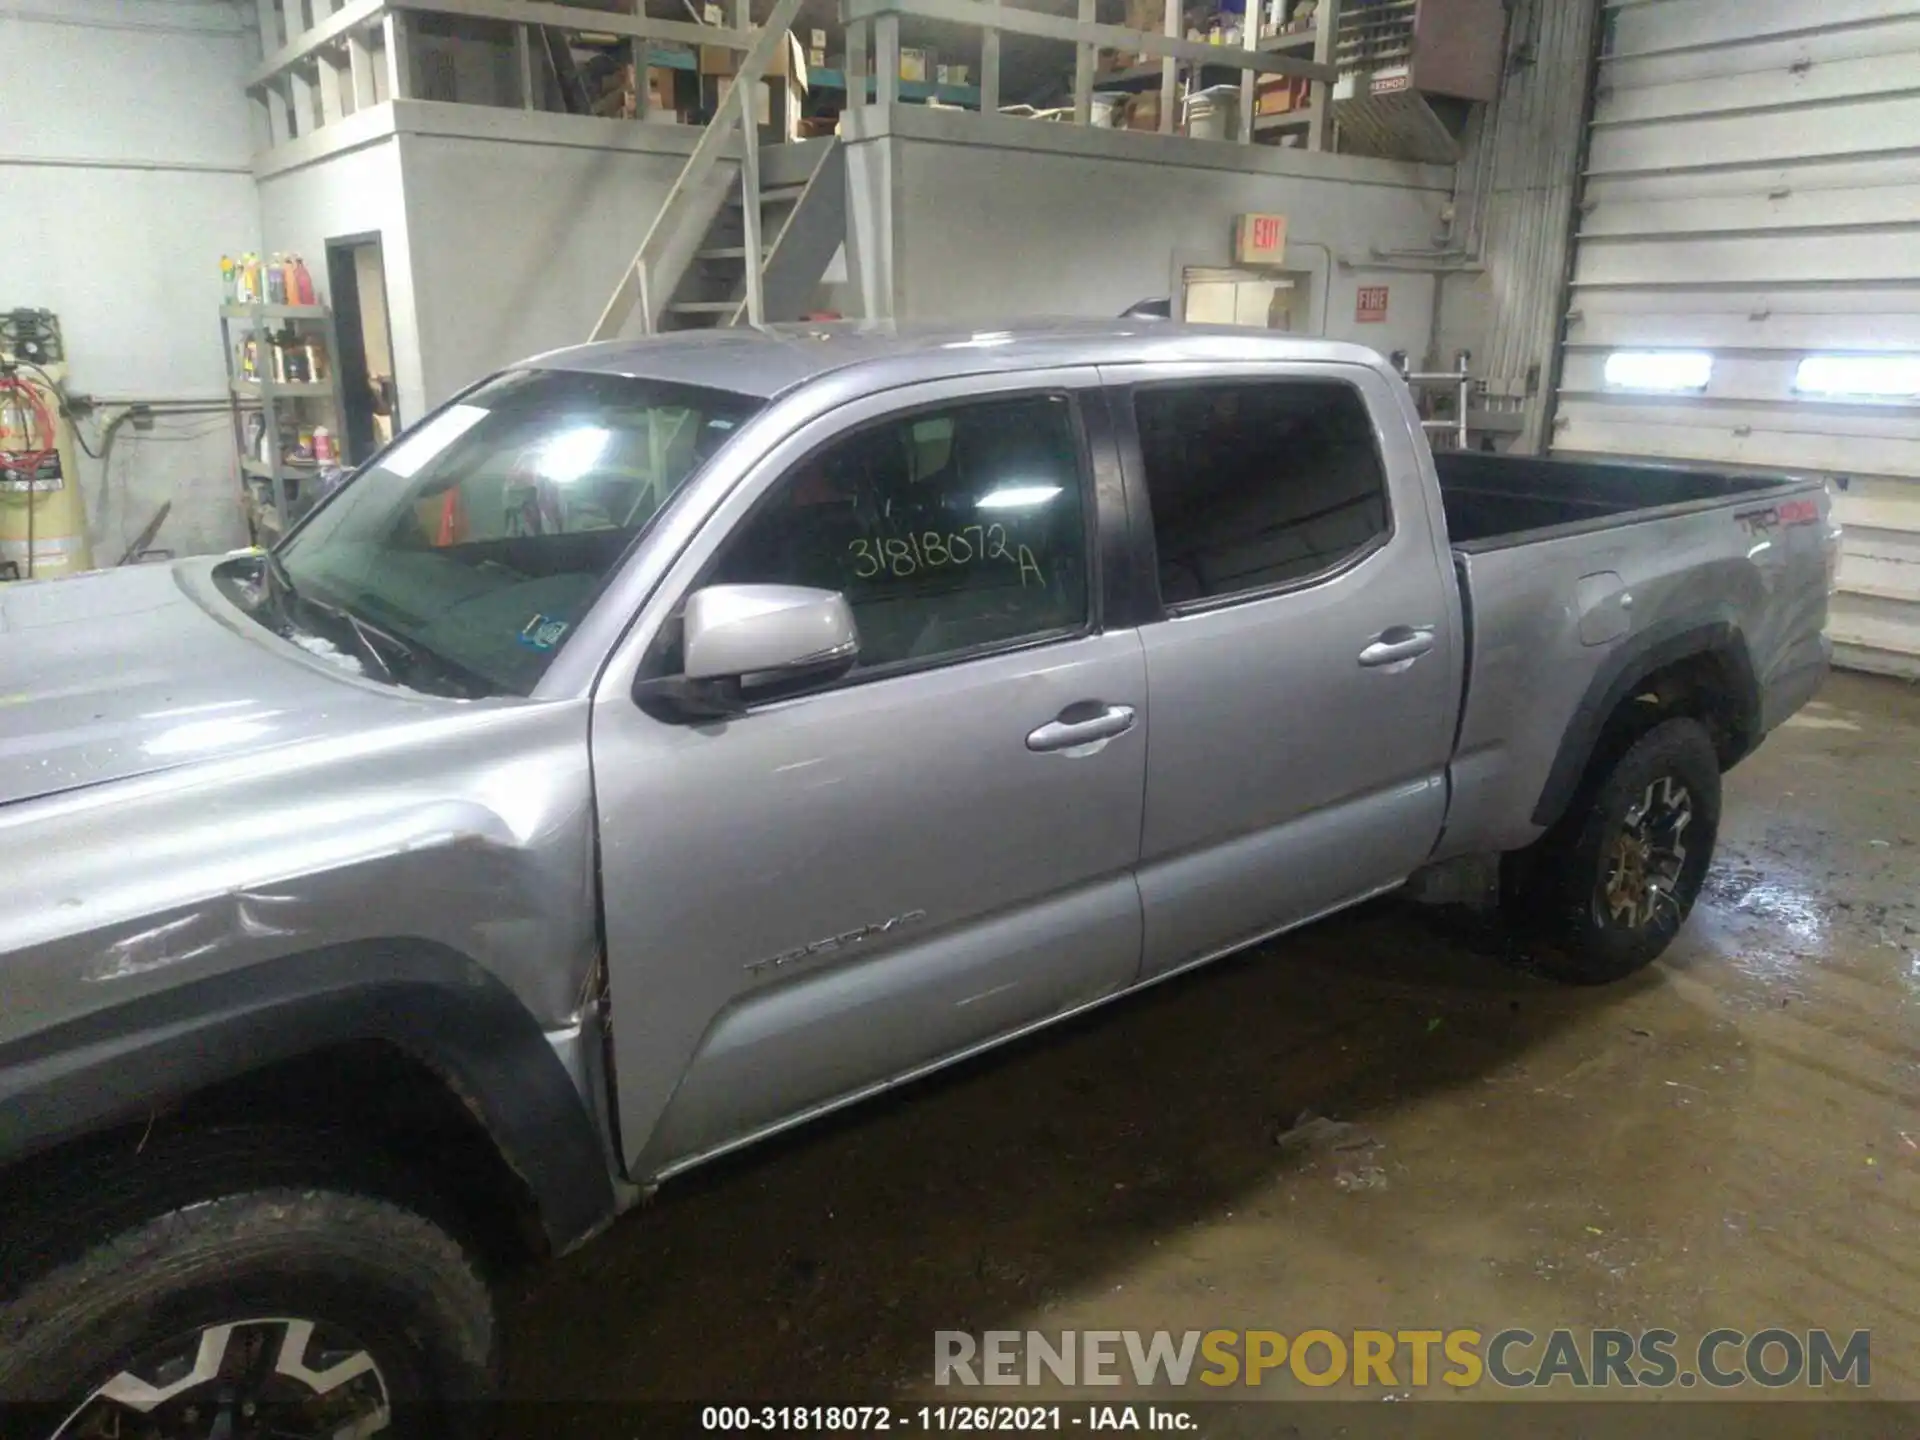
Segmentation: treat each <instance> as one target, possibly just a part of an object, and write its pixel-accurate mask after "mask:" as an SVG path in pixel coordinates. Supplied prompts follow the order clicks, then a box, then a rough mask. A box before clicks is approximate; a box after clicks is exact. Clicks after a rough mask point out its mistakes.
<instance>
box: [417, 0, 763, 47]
mask: <svg viewBox="0 0 1920 1440" xmlns="http://www.w3.org/2000/svg"><path fill="white" fill-rule="evenodd" d="M387 3H388V4H389V5H391V6H392V8H393V9H395V10H415V11H419V12H420V13H422V14H427V15H458V16H465V17H467V18H468V19H473V20H504V21H506V22H507V23H509V24H514V25H544V26H547V27H549V28H551V29H554V30H592V31H595V32H597V33H599V34H602V35H628V36H632V37H634V38H635V39H640V40H677V41H679V42H680V43H681V44H683V45H722V46H725V47H726V48H727V49H729V50H745V49H747V48H748V47H750V46H751V45H752V44H753V41H754V35H755V32H754V31H751V30H742V29H739V28H738V27H731V28H730V27H728V26H724V25H696V24H694V23H693V22H692V21H690V20H656V19H654V18H653V17H652V16H649V15H622V14H620V13H619V12H618V11H611V10H589V9H587V8H586V7H585V6H583V5H550V4H546V3H544V0H387Z"/></svg>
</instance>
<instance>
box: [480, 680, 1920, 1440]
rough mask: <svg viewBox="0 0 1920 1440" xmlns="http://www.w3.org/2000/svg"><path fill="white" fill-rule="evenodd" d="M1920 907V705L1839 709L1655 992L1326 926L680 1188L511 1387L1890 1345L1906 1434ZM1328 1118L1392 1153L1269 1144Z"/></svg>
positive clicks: (700, 1393) (1919, 1114)
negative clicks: (1199, 1353) (1833, 1338)
mask: <svg viewBox="0 0 1920 1440" xmlns="http://www.w3.org/2000/svg"><path fill="white" fill-rule="evenodd" d="M1917 877H1920V692H1916V691H1915V690H1913V689H1911V688H1909V687H1905V686H1902V685H1900V684H1898V683H1896V682H1892V681H1883V680H1873V679H1868V678H1864V677H1859V676H1849V675H1840V676H1836V677H1835V678H1834V679H1833V680H1832V682H1831V683H1830V684H1829V686H1828V688H1827V689H1826V691H1825V692H1824V694H1823V695H1822V697H1821V699H1820V700H1819V701H1818V702H1817V703H1815V704H1814V705H1812V706H1810V707H1809V708H1808V709H1807V710H1806V711H1804V712H1803V713H1802V714H1801V715H1800V716H1798V717H1796V718H1795V719H1794V720H1793V721H1792V722H1790V724H1789V725H1788V726H1787V727H1786V728H1784V729H1782V730H1781V731H1780V732H1778V733H1777V734H1775V735H1774V736H1773V737H1772V738H1771V739H1770V740H1769V741H1768V742H1767V744H1766V745H1765V746H1764V747H1763V748H1762V749H1761V750H1760V752H1759V753H1758V754H1757V755H1756V756H1755V757H1753V758H1752V759H1750V760H1749V761H1747V762H1746V763H1745V764H1744V765H1743V766H1741V767H1740V768H1739V769H1738V770H1736V771H1735V772H1734V773H1733V775H1731V776H1730V777H1729V778H1728V795H1727V805H1726V819H1725V822H1724V824H1723V828H1722V835H1721V845H1720V853H1719V857H1718V859H1717V861H1716V863H1715V866H1714V869H1713V872H1712V874H1711V876H1710V878H1709V882H1708V889H1707V894H1706V896H1705V898H1704V900H1703V901H1702V903H1701V905H1700V906H1699V908H1697V909H1696V911H1695V912H1694V915H1693V917H1692V919H1691V921H1690V922H1689V924H1688V925H1687V928H1686V930H1685V931H1684V932H1683V934H1682V936H1681V938H1680V940H1679V941H1678V942H1677V943H1676V945H1675V946H1674V948H1673V949H1672V950H1671V951H1670V952H1669V953H1668V955H1667V956H1666V957H1665V959H1664V960H1663V961H1662V962H1660V963H1659V964H1658V965H1656V966H1655V967H1653V968H1652V969H1651V970H1650V971H1648V972H1645V973H1643V974H1642V975H1640V976H1638V977H1636V978H1634V979H1633V980H1630V981H1628V982H1626V983H1623V984H1620V985H1617V986H1614V987H1611V988H1607V989H1601V990H1575V989H1563V988H1559V987H1557V986H1554V985H1551V984H1548V983H1546V982H1543V981H1539V980H1535V979H1533V978H1531V977H1529V976H1526V975H1524V974H1520V973H1517V972H1516V971H1515V970H1513V969H1511V968H1508V967H1506V966H1503V965H1502V964H1500V963H1499V962H1498V960H1497V958H1496V957H1495V956H1494V955H1493V954H1492V953H1490V952H1492V951H1494V950H1496V949H1497V948H1498V945H1497V941H1495V940H1493V939H1492V937H1490V936H1487V935H1485V934H1484V933H1483V932H1477V931H1475V930H1473V929H1472V928H1467V927H1462V926H1460V925H1459V924H1457V923H1453V922H1451V921H1449V920H1447V919H1445V918H1443V917H1439V916H1436V915H1435V913H1434V912H1429V911H1421V910H1414V909H1412V908H1410V907H1404V906H1401V905H1398V904H1392V903H1389V904H1384V905H1377V906H1371V907H1368V908H1366V909H1364V910H1362V911H1358V912H1355V913H1352V914H1350V915H1347V916H1344V917H1342V918H1339V919H1336V920H1334V921H1330V922H1328V923H1325V924H1322V925H1319V926H1316V927H1313V928H1311V929H1309V930H1306V931H1303V932H1300V933H1298V934H1296V935H1293V936H1289V937H1286V938H1284V939H1282V940H1280V941H1276V942H1274V943H1271V944H1269V945H1267V946H1264V947H1262V948H1261V949H1260V950H1259V951H1257V952H1253V953H1250V954H1248V955H1246V956H1242V957H1238V958H1236V959H1234V960H1231V961H1228V962H1224V963H1222V964H1219V965H1216V966H1212V967H1210V968H1208V969H1207V970H1204V971H1201V972H1199V973H1197V974H1195V975H1193V976H1190V977H1187V978H1185V979H1183V980H1181V981H1178V982H1176V983H1173V984H1171V985H1168V986H1165V987H1162V988H1160V989H1158V990H1156V991H1153V992H1149V993H1148V994H1146V995H1143V996H1141V997H1138V998H1137V999H1134V1000H1131V1001H1128V1002H1124V1003H1122V1004H1120V1005H1118V1006H1115V1007H1112V1008H1109V1009H1107V1010H1105V1011H1104V1012H1102V1013H1099V1014H1097V1015H1095V1016H1092V1017H1089V1018H1086V1019H1084V1020H1082V1021H1080V1022H1077V1023H1075V1024H1073V1025H1071V1026H1069V1027H1067V1028H1066V1029H1064V1030H1060V1031H1056V1032H1054V1033H1052V1034H1049V1035H1045V1036H1042V1037H1039V1038H1037V1039H1035V1040H1032V1041H1029V1042H1025V1043H1022V1044H1020V1045H1018V1046H1016V1047H1014V1048H1012V1049H1010V1050H1006V1051H1003V1052H1001V1053H1000V1054H999V1055H997V1056H994V1057H990V1058H988V1059H986V1060H983V1061H980V1062H976V1063H973V1064H970V1065H968V1066H966V1067H963V1068H962V1069H960V1070H959V1071H958V1072H956V1073H953V1074H950V1075H948V1076H946V1077H944V1078H941V1079H937V1080H935V1081H933V1082H930V1083H927V1084H923V1085H920V1086H917V1087H914V1088H913V1089H912V1090H911V1091H910V1092H909V1093H907V1094H906V1095H904V1096H901V1097H899V1098H897V1099H891V1100H888V1101H885V1102H882V1103H878V1104H875V1105H869V1106H866V1107H863V1108H859V1109H856V1110H855V1111H853V1112H851V1113H850V1114H848V1115H846V1116H845V1117H843V1118H841V1119H838V1120H835V1121H829V1122H827V1123H825V1124H823V1125H820V1126H816V1127H813V1128H812V1129H810V1130H807V1131H803V1132H801V1133H799V1134H797V1135H795V1136H793V1137H791V1138H790V1139H786V1140H783V1141H780V1142H776V1143H775V1144H774V1145H772V1146H771V1147H770V1148H766V1149H763V1150H761V1151H760V1152H758V1153H754V1154H749V1155H747V1156H743V1157H740V1158H738V1159H736V1160H733V1161H728V1162H724V1163H722V1164H720V1165H717V1166H715V1167H712V1168H711V1169H710V1170H708V1171H707V1172H705V1173H701V1174H696V1175H694V1176H689V1177H688V1178H687V1179H685V1180H684V1181H681V1182H678V1183H676V1184H674V1185H671V1186H669V1187H667V1188H666V1189H665V1190H664V1191H663V1192H662V1194H661V1195H660V1196H659V1197H658V1198H657V1200H656V1201H655V1202H654V1203H653V1204H651V1205H649V1206H647V1207H645V1208H644V1209H642V1210H641V1211H639V1212H637V1213H636V1214H634V1215H632V1216H629V1217H628V1218H627V1219H626V1220H624V1221H623V1222H621V1224H619V1225H618V1226H617V1227H616V1228H615V1229H614V1231H613V1232H612V1233H611V1234H610V1235H609V1236H607V1237H605V1238H603V1239H602V1240H600V1241H599V1242H598V1243H597V1244H594V1245H592V1246H589V1247H588V1248H587V1249H586V1250H584V1251H582V1252H581V1253H579V1254H577V1255H575V1256H573V1257H571V1258H569V1259H568V1260H566V1261H564V1262H562V1263H561V1264H559V1265H557V1266H554V1267H551V1268H549V1269H547V1270H545V1271H543V1272H541V1273H539V1274H538V1275H536V1276H533V1277H531V1278H530V1279H529V1280H528V1281H527V1283H526V1285H525V1288H524V1293H522V1294H520V1295H518V1296H516V1297H514V1298H513V1300H512V1301H511V1302H510V1305H509V1312H508V1335H509V1345H510V1349H511V1356H512V1364H511V1370H510V1385H509V1388H510V1390H511V1391H512V1392H513V1393H515V1394H518V1395H521V1396H525V1397H543V1398H548V1397H572V1398H588V1397H597V1398H616V1397H618V1398H622V1399H641V1398H677V1399H694V1400H701V1401H709V1402H710V1401H714V1400H721V1399H735V1400H742V1399H751V1400H756V1401H760V1400H768V1399H795V1398H801V1397H810V1398H814V1399H819V1400H829V1401H840V1402H854V1401H858V1402H867V1403H872V1402H876V1401H881V1400H891V1401H893V1402H895V1403H903V1402H906V1401H912V1402H913V1403H914V1404H918V1403H921V1402H922V1400H925V1399H944V1400H949V1401H951V1400H952V1399H954V1398H955V1396H954V1395H953V1393H952V1392H951V1391H935V1390H934V1389H933V1387H932V1385H931V1367H932V1358H933V1332H934V1331H935V1330H936V1329H961V1330H969V1331H975V1332H978V1331H982V1330H987V1329H1016V1330H1024V1329H1042V1330H1046V1331H1049V1332H1051V1331H1056V1330H1060V1329H1069V1328H1096V1329H1127V1328H1140V1329H1147V1330H1151V1329H1160V1328H1166V1329H1172V1330H1176V1331H1178V1330H1185V1329H1199V1330H1208V1329H1215V1328H1227V1329H1243V1328H1270V1329H1278V1330H1282V1331H1287V1332H1297V1331H1299V1330H1302V1329H1306V1328H1309V1327H1314V1326H1320V1327H1326V1328H1330V1329H1333V1330H1335V1331H1342V1330H1351V1329H1353V1328H1356V1327H1368V1326H1384V1327H1387V1328H1395V1327H1401V1328H1406V1327H1415V1326H1422V1325H1424V1326H1431V1327H1436V1328H1444V1327H1456V1326H1472V1327H1476V1328H1479V1329H1481V1330H1483V1331H1485V1332H1489V1333H1490V1332H1492V1331H1494V1330H1498V1329H1500V1328H1503V1327H1506V1326H1510V1325H1521V1326H1525V1327H1527V1328H1529V1329H1532V1330H1534V1331H1536V1332H1545V1331H1547V1330H1550V1329H1552V1328H1554V1327H1556V1326H1575V1327H1586V1326H1607V1325H1613V1326H1620V1327H1623V1328H1627V1329H1632V1330H1639V1329H1642V1328H1646V1327H1654V1326H1664V1327H1667V1328H1671V1329H1673V1330H1676V1331H1679V1332H1680V1333H1681V1334H1682V1336H1684V1337H1698V1336H1699V1335H1700V1334H1702V1333H1703V1332H1705V1331H1707V1330H1710V1329H1713V1328H1715V1327H1718V1326H1730V1327H1734V1328H1738V1329H1742V1330H1745V1331H1748V1332H1753V1331H1758V1330H1761V1329H1764V1328H1766V1327H1768V1326H1772V1325H1782V1326H1786V1327H1789V1328H1794V1329H1799V1330H1805V1329H1807V1328H1809V1327H1815V1326H1825V1327H1828V1328H1831V1329H1834V1330H1837V1331H1841V1332H1849V1331H1852V1330H1854V1329H1859V1328H1870V1329H1871V1330H1872V1332H1873V1381H1874V1384H1873V1393H1874V1394H1875V1395H1876V1396H1878V1397H1880V1398H1884V1399H1898V1400H1906V1401H1912V1400H1915V1399H1920V1350H1917V1349H1916V1344H1920V1106H1917V1105H1916V1100H1920V885H1916V878H1917ZM1304 1110H1311V1111H1314V1112H1317V1113H1318V1114H1321V1115H1325V1116H1331V1117H1337V1118H1338V1119H1340V1120H1343V1121H1349V1122H1352V1123H1353V1124H1354V1125H1356V1126H1358V1127H1360V1132H1361V1134H1362V1135H1363V1136H1365V1137H1371V1139H1373V1140H1375V1141H1377V1142H1378V1144H1377V1145H1374V1146H1367V1147H1363V1148H1360V1149H1352V1150H1349V1149H1335V1148H1332V1147H1330V1146H1314V1145H1308V1146H1295V1145H1291V1144H1279V1143H1276V1137H1277V1136H1279V1135H1281V1134H1282V1133H1284V1132H1286V1131H1287V1130H1288V1129H1289V1127H1290V1126H1291V1125H1292V1124H1293V1122H1294V1120H1295V1118H1296V1117H1297V1116H1299V1114H1300V1113H1301V1112H1302V1111H1304ZM1374 1172H1377V1173H1374ZM1130 1393H1131V1392H1129V1391H1128V1390H1127V1389H1125V1388H1123V1389H1122V1390H1120V1391H1119V1392H1117V1393H1116V1392H1105V1393H1102V1394H1099V1395H1092V1394H1090V1393H1089V1395H1088V1397H1087V1398H1098V1399H1115V1398H1127V1397H1128V1396H1129V1395H1130ZM1306 1393H1308V1392H1305V1391H1304V1390H1303V1389H1302V1388H1301V1387H1299V1386H1298V1385H1297V1383H1296V1382H1295V1381H1293V1380H1292V1379H1291V1378H1290V1377H1288V1376H1286V1375H1285V1373H1284V1372H1280V1373H1279V1374H1277V1375H1275V1376H1272V1377H1269V1383H1268V1385H1267V1387H1266V1388H1265V1389H1263V1390H1262V1391H1261V1392H1259V1394H1260V1396H1261V1398H1263V1399H1264V1398H1275V1399H1279V1398H1290V1397H1291V1398H1298V1397H1299V1396H1301V1395H1303V1394H1306ZM1317 1393H1319V1394H1322V1395H1328V1394H1345V1395H1348V1396H1352V1395H1353V1394H1354V1392H1353V1390H1352V1389H1351V1388H1350V1387H1345V1388H1343V1389H1342V1390H1340V1391H1334V1392H1317ZM1475 1393H1476V1394H1484V1393H1485V1387H1483V1389H1482V1390H1481V1391H1476V1392H1475ZM1566 1393H1567V1392H1566V1390H1565V1388H1564V1387H1555V1389H1554V1390H1553V1391H1551V1392H1548V1396H1549V1398H1565V1396H1566ZM1741 1393H1742V1397H1743V1398H1752V1396H1753V1393H1754V1392H1752V1391H1751V1390H1748V1391H1743V1392H1741ZM1802 1393H1804V1392H1802ZM1182 1394H1183V1396H1184V1397H1185V1398H1189V1399H1195V1398H1212V1397H1210V1396H1207V1397H1200V1396H1195V1395H1194V1394H1193V1393H1192V1392H1191V1391H1187V1392H1182ZM1695 1394H1701V1395H1703V1394H1704V1392H1695ZM984 1398H987V1399H991V1400H998V1401H1006V1400H1026V1399H1031V1398H1032V1396H1031V1394H1030V1393H1028V1392H1007V1391H996V1392H992V1393H990V1394H987V1395H985V1397H984ZM1367 1398H1370V1399H1379V1398H1381V1397H1380V1395H1379V1393H1378V1392H1375V1393H1374V1394H1373V1395H1371V1396H1368V1397H1367ZM1415 1398H1420V1399H1426V1398H1436V1399H1447V1398H1451V1392H1447V1391H1445V1390H1444V1389H1443V1388H1442V1387H1438V1386H1435V1387H1431V1388H1430V1389H1429V1390H1425V1391H1420V1392H1417V1394H1416V1397H1415ZM1536 1398H1537V1397H1536ZM1289 1408H1290V1410H1298V1409H1299V1407H1289ZM1344 1408H1345V1409H1346V1411H1347V1412H1348V1413H1359V1412H1357V1411H1355V1410H1354V1408H1353V1407H1344ZM1276 1413H1277V1412H1276ZM1370 1413H1378V1412H1377V1411H1375V1412H1370ZM1535 1413H1536V1414H1539V1413H1540V1412H1535ZM1228 1429H1232V1433H1236V1434H1237V1433H1246V1434H1258V1433H1274V1432H1273V1429H1272V1427H1263V1426H1261V1425H1258V1424H1252V1423H1249V1422H1245V1421H1242V1422H1241V1425H1240V1428H1238V1429H1233V1427H1225V1428H1216V1429H1210V1430H1209V1431H1208V1433H1228ZM1907 1433H1908V1434H1909V1435H1911V1434H1913V1433H1920V1432H1916V1431H1915V1430H1913V1429H1911V1428H1910V1429H1908V1431H1907Z"/></svg>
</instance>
